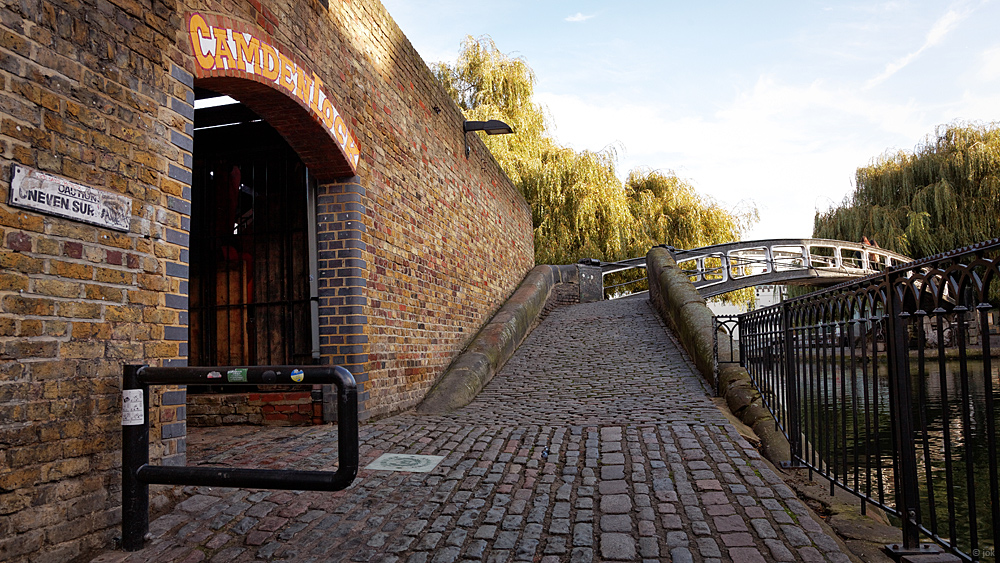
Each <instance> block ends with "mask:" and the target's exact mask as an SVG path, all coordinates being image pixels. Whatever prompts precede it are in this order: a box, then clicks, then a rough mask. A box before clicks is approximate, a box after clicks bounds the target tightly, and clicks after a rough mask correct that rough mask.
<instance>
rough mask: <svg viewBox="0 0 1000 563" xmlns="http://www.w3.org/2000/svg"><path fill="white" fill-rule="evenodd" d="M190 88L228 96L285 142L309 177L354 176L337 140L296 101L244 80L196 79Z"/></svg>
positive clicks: (330, 180)
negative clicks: (237, 101)
mask: <svg viewBox="0 0 1000 563" xmlns="http://www.w3.org/2000/svg"><path fill="white" fill-rule="evenodd" d="M194 85H195V86H196V87H199V88H205V89H208V90H212V91H213V92H217V93H219V94H225V95H227V96H230V97H232V98H234V99H236V100H239V102H240V103H242V104H243V105H245V106H246V107H248V108H250V109H251V110H252V111H253V112H254V113H256V114H257V115H259V116H260V117H261V118H262V119H263V120H264V121H266V122H267V123H268V124H269V125H270V126H271V127H273V128H274V129H275V130H276V131H278V133H280V134H281V136H282V137H284V138H285V140H286V141H287V142H288V144H289V145H290V146H291V147H292V148H293V149H294V150H295V152H296V153H298V155H299V158H301V159H302V162H303V163H304V164H305V165H306V166H307V167H309V173H310V175H312V176H314V177H315V178H316V179H318V180H319V181H320V182H332V181H334V180H337V179H339V178H348V177H351V176H354V174H355V172H354V169H353V168H352V167H351V163H350V161H349V160H348V159H347V157H346V155H344V151H343V149H342V148H341V147H340V145H339V144H338V142H337V140H336V139H334V138H333V136H331V135H330V132H329V131H328V130H327V129H326V128H325V127H324V125H323V123H321V122H320V121H319V119H317V118H316V117H315V114H313V113H312V112H310V111H309V110H308V109H307V108H306V107H305V106H304V105H303V104H302V102H301V101H300V100H299V99H298V98H295V97H293V96H289V95H288V94H287V93H285V92H284V91H281V90H279V89H276V88H274V87H272V86H270V85H268V84H265V83H261V82H257V81H255V80H251V79H248V78H239V77H210V78H198V79H195V81H194Z"/></svg>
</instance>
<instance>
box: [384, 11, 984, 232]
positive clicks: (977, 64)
mask: <svg viewBox="0 0 1000 563" xmlns="http://www.w3.org/2000/svg"><path fill="white" fill-rule="evenodd" d="M382 3H383V4H384V5H385V7H386V8H387V10H388V11H389V13H390V15H391V16H392V17H393V19H394V20H396V23H397V24H398V25H399V26H400V28H401V29H402V30H403V33H404V34H405V35H406V36H407V38H409V40H410V42H411V43H412V44H413V46H414V47H415V48H416V50H417V51H418V52H419V53H420V55H421V56H422V57H423V58H424V60H425V61H427V62H428V63H431V62H436V61H445V62H449V63H452V64H454V62H455V60H456V59H457V57H458V52H459V50H460V48H461V45H462V42H463V40H464V39H465V38H466V36H469V35H471V36H473V37H480V36H483V35H488V36H490V37H492V38H493V40H494V41H495V43H496V45H497V47H498V48H499V49H500V50H501V51H502V52H504V53H507V54H508V55H510V56H513V57H521V58H523V59H524V60H525V61H526V62H527V63H528V65H529V66H530V67H531V68H532V69H533V70H534V72H535V76H536V80H537V81H536V84H535V101H536V102H537V103H539V104H541V105H542V106H543V107H544V108H545V109H546V111H547V113H548V115H549V118H550V131H551V132H552V133H553V135H554V137H555V138H556V140H557V141H558V142H559V143H560V144H562V145H565V146H570V147H573V148H574V149H577V150H583V149H587V150H602V149H604V148H605V147H608V146H613V147H615V148H616V150H617V152H618V166H619V171H618V172H619V176H621V177H622V178H624V177H625V176H627V174H628V172H629V171H630V170H632V169H636V168H651V169H655V170H663V171H673V172H675V173H676V174H677V175H678V176H680V177H682V178H684V179H686V180H688V181H689V182H691V183H692V184H693V185H694V186H695V188H696V189H697V191H698V192H699V193H700V194H702V195H703V196H706V197H710V198H712V199H714V200H715V201H717V202H719V203H720V204H721V205H723V206H725V207H726V208H729V209H734V210H740V209H746V208H747V206H755V207H756V208H757V209H758V211H759V213H760V221H759V222H758V223H757V224H756V225H754V226H753V227H752V228H751V229H750V231H749V232H747V233H745V234H744V236H743V239H744V240H757V239H767V238H807V237H810V236H811V235H812V227H813V219H814V216H815V214H816V212H817V211H819V212H825V211H827V210H829V209H830V208H831V207H834V206H837V205H840V204H841V203H843V201H844V199H845V197H847V196H849V195H850V194H851V193H852V192H853V189H854V176H855V171H856V170H857V169H858V167H861V166H865V165H867V164H869V163H871V162H872V161H873V160H874V159H876V158H879V157H880V156H882V155H884V154H886V153H887V152H890V153H895V152H897V151H899V150H904V151H910V152H912V151H913V150H914V149H915V148H916V147H917V146H918V145H920V144H921V143H922V142H923V141H924V140H925V139H926V138H927V136H928V135H931V134H933V133H934V131H935V129H936V128H937V127H938V126H941V125H947V124H950V123H955V122H979V123H992V122H1000V33H998V32H1000V0H968V1H966V0H958V1H952V2H949V1H948V0H934V1H908V0H899V1H888V2H834V1H815V0H791V1H785V2H777V1H771V2H746V1H723V0H706V1H698V2H692V1H690V0H684V1H675V0H648V1H640V0H619V1H617V2H613V3H612V2H598V1H559V0H489V1H486V0H483V1H479V0H462V1H459V0H382Z"/></svg>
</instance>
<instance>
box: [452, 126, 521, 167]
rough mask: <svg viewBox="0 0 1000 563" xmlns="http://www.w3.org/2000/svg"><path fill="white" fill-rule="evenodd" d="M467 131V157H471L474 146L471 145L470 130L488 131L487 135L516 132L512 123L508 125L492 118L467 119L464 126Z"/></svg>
mask: <svg viewBox="0 0 1000 563" xmlns="http://www.w3.org/2000/svg"><path fill="white" fill-rule="evenodd" d="M462 129H463V130H464V131H465V134H466V140H465V158H469V153H470V152H472V147H470V146H469V140H468V134H469V131H486V134H487V135H510V134H511V133H513V132H514V129H512V128H511V126H510V125H507V124H506V123H504V122H503V121H500V120H499V119H491V120H489V121H466V122H465V124H464V125H463V126H462Z"/></svg>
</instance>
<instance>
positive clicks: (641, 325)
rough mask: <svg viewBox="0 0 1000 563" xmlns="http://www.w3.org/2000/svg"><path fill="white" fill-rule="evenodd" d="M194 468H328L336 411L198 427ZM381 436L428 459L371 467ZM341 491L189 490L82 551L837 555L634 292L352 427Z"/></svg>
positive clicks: (443, 557)
mask: <svg viewBox="0 0 1000 563" xmlns="http://www.w3.org/2000/svg"><path fill="white" fill-rule="evenodd" d="M189 441H190V446H189V448H190V450H189V461H188V463H189V464H191V465H194V464H199V463H212V464H220V465H230V466H254V467H266V468H278V467H285V466H289V467H295V468H297V469H333V468H334V467H335V461H336V459H335V458H336V451H337V450H336V446H337V444H336V432H335V431H331V429H330V427H311V428H263V429H262V428H252V429H247V428H243V429H239V430H234V429H232V428H212V429H192V437H191V438H190V440H189ZM385 452H392V453H411V454H429V455H439V456H444V460H443V461H442V462H441V463H440V465H438V466H437V467H436V468H435V469H434V470H433V471H432V472H430V473H402V472H388V471H374V470H366V469H363V468H364V466H365V465H367V464H368V463H370V462H371V461H373V460H374V459H375V458H377V457H378V456H379V455H381V454H382V453H385ZM361 455H362V459H361V466H362V469H361V471H360V472H359V474H358V479H357V480H356V481H355V483H354V484H353V485H352V486H351V488H349V489H347V490H345V491H340V492H337V493H320V492H288V491H267V490H237V489H218V488H216V489H209V488H205V487H187V488H185V491H184V492H185V493H186V494H187V495H188V498H187V499H186V500H184V501H183V502H181V503H180V504H178V505H177V506H176V508H175V509H174V510H173V511H172V512H170V513H168V514H166V515H164V516H161V517H159V518H157V519H155V520H154V521H153V522H152V523H151V525H150V540H149V541H147V542H146V545H147V547H146V548H145V549H143V550H142V551H139V552H136V553H132V554H126V553H123V552H107V553H104V554H101V555H100V556H99V557H97V559H95V560H94V561H98V562H101V563H110V562H120V561H127V562H140V561H156V562H185V563H197V562H201V561H211V562H220V563H221V562H229V561H270V560H285V561H296V562H320V561H322V562H327V561H331V562H332V561H385V562H412V563H449V562H454V561H484V562H489V563H500V562H505V561H541V562H543V563H556V562H564V561H565V562H584V561H588V562H589V561H675V562H687V561H692V562H694V561H698V562H706V563H708V562H712V563H714V562H722V561H733V562H740V563H742V562H748V563H749V562H764V561H832V562H837V563H840V562H845V561H849V560H850V559H849V558H848V556H847V555H845V554H844V553H843V552H841V550H840V548H839V547H838V543H837V542H835V541H834V540H833V539H832V538H831V537H830V536H829V535H827V534H826V533H825V532H824V531H823V528H821V527H820V526H819V524H817V522H816V520H815V519H814V518H815V516H814V515H813V514H812V513H811V511H810V510H809V509H808V508H807V507H806V506H805V505H804V504H803V503H802V502H800V501H799V500H798V499H797V498H796V496H795V494H794V492H793V491H792V490H790V489H789V487H788V486H786V485H785V483H784V482H783V481H782V480H781V478H780V477H779V476H778V475H777V474H775V472H774V471H773V470H772V469H771V468H770V466H769V465H768V464H767V463H766V462H764V461H763V460H762V459H761V457H760V455H759V454H758V452H757V451H756V450H755V449H754V448H753V447H752V446H751V445H750V444H749V443H748V442H747V441H746V440H744V439H743V438H742V437H741V436H740V435H739V433H738V432H737V431H736V429H735V428H734V427H733V426H732V425H731V424H729V423H728V421H727V419H726V418H725V417H724V416H723V415H722V414H721V413H720V412H719V411H718V410H717V409H716V408H715V406H714V405H713V404H712V403H711V401H710V400H709V398H708V390H707V388H706V387H705V385H704V384H703V383H702V379H701V378H700V376H699V375H698V374H697V373H696V372H695V370H694V368H693V366H692V365H691V363H690V361H689V360H688V359H687V358H686V356H685V355H684V354H683V352H682V351H681V350H680V349H679V347H678V345H677V343H676V341H675V340H674V339H673V337H672V336H671V335H669V334H668V333H667V332H666V331H665V330H664V326H663V324H662V322H661V321H660V320H659V319H658V317H657V316H656V315H655V313H654V312H653V311H652V309H651V308H650V306H649V304H648V302H647V301H646V300H643V299H625V300H618V301H611V302H601V303H592V304H583V305H572V306H567V307H563V308H559V309H556V310H555V311H553V312H552V313H551V314H550V315H549V317H548V318H547V319H546V320H545V321H544V322H542V323H541V324H540V325H539V327H538V328H537V329H536V330H535V331H534V332H533V333H532V334H531V335H530V336H529V338H528V339H527V340H526V342H525V343H524V344H523V345H522V346H521V348H520V349H519V350H518V352H517V353H516V355H515V357H514V358H512V359H511V360H510V361H509V362H508V363H507V365H506V366H505V367H504V369H503V370H502V371H501V372H500V373H499V374H498V375H497V376H496V377H495V378H494V379H493V381H492V382H491V383H490V384H489V385H488V386H487V388H486V389H485V390H484V391H483V392H482V393H481V394H480V395H479V397H478V398H477V399H476V400H475V401H474V402H473V403H472V404H470V405H469V406H467V407H466V408H464V409H461V410H460V411H457V412H455V413H452V414H449V415H443V416H416V415H414V414H409V413H408V414H402V415H398V416H394V417H391V418H387V419H383V420H380V421H376V422H373V423H368V424H365V425H363V426H362V428H361Z"/></svg>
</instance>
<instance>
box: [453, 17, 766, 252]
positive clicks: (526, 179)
mask: <svg viewBox="0 0 1000 563" xmlns="http://www.w3.org/2000/svg"><path fill="white" fill-rule="evenodd" d="M433 69H434V73H435V75H436V76H437V78H438V79H439V80H440V81H441V83H442V84H443V85H444V87H445V89H446V90H447V91H448V93H449V94H450V95H451V97H452V98H453V99H454V100H455V102H456V103H458V105H459V106H460V107H461V108H462V110H463V112H464V113H465V117H466V118H467V119H474V120H479V121H484V120H488V119H501V120H503V121H505V122H507V123H508V124H509V125H511V126H512V127H513V128H514V131H515V133H516V134H515V135H495V136H486V137H483V141H484V142H485V143H486V146H487V147H488V148H489V149H490V151H491V152H492V153H493V156H494V157H495V158H496V160H497V162H498V163H499V164H500V166H501V167H502V168H503V170H504V172H506V173H507V175H508V176H509V177H510V179H511V180H512V181H513V182H514V184H515V185H516V186H517V187H518V188H519V189H520V190H521V193H522V194H524V197H525V199H526V200H527V201H528V203H529V204H530V205H531V211H532V223H533V226H534V230H535V261H536V262H537V263H539V264H546V263H547V264H558V263H571V262H576V261H577V260H579V259H581V258H597V259H601V260H608V261H612V260H620V259H624V258H633V257H637V256H643V255H645V253H646V252H647V251H649V249H650V247H652V246H654V245H656V244H661V243H666V244H671V245H673V246H677V247H684V246H685V245H689V244H696V245H697V244H700V243H701V241H711V242H723V241H732V240H739V238H740V233H741V232H742V231H743V229H744V228H746V227H747V226H748V225H749V224H750V222H751V221H752V220H753V219H754V218H755V217H754V216H751V215H739V214H728V213H727V212H726V211H725V209H723V208H722V207H721V206H719V205H718V204H716V203H715V202H713V201H711V200H709V199H705V198H701V197H699V196H698V195H697V194H696V193H695V191H694V189H693V188H692V187H691V186H690V184H687V183H685V182H683V181H681V180H680V179H678V178H676V177H675V176H673V175H672V174H665V173H659V172H650V171H646V172H641V173H638V172H636V173H633V174H632V175H631V176H630V177H629V181H628V182H627V185H624V186H623V185H622V183H621V180H619V179H618V176H617V174H616V164H617V154H616V153H615V151H614V149H613V148H607V149H605V150H603V151H598V152H595V151H576V150H573V149H570V148H567V147H562V146H559V144H558V143H556V142H555V140H554V139H552V137H551V136H550V135H549V134H548V130H547V124H546V115H545V111H544V110H543V108H542V107H541V106H540V105H538V104H536V103H535V102H534V101H533V99H532V98H533V95H534V86H535V75H534V73H533V72H532V70H531V68H530V67H529V66H528V64H527V63H526V62H525V61H524V60H523V59H520V58H512V57H509V56H508V55H506V54H504V53H502V52H500V50H499V49H497V47H496V45H495V44H494V42H493V40H492V39H490V38H489V37H481V38H479V39H475V38H472V37H467V38H466V40H465V42H464V43H463V45H462V50H461V52H460V53H459V57H458V61H457V62H456V63H455V64H454V65H449V64H446V63H437V64H435V65H434V67H433Z"/></svg>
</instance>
